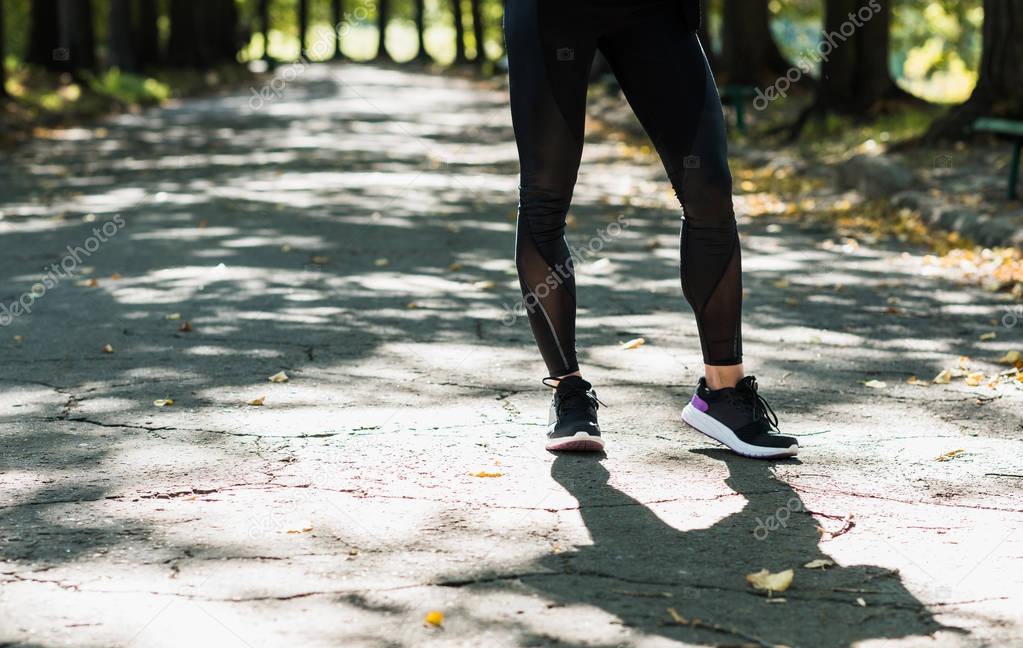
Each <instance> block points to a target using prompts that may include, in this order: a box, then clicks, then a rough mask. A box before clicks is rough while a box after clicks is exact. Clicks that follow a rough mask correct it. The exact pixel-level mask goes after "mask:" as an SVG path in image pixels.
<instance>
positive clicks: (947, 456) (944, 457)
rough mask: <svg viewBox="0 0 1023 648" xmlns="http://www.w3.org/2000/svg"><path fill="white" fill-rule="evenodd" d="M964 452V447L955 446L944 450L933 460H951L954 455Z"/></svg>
mask: <svg viewBox="0 0 1023 648" xmlns="http://www.w3.org/2000/svg"><path fill="white" fill-rule="evenodd" d="M964 452H966V450H965V449H963V448H957V449H955V450H950V451H948V452H946V453H945V454H943V455H940V456H938V457H935V458H934V460H935V461H951V460H953V459H955V458H956V457H958V456H959V455H961V454H963V453H964Z"/></svg>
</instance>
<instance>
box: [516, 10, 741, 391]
mask: <svg viewBox="0 0 1023 648" xmlns="http://www.w3.org/2000/svg"><path fill="white" fill-rule="evenodd" d="M690 1H691V2H695V1H696V0H681V2H680V1H678V0H631V1H630V0H508V2H507V9H506V12H505V38H506V40H507V47H508V65H509V76H510V85H511V108H512V119H513V121H514V125H515V139H516V142H517V143H518V149H519V161H520V165H521V178H520V183H519V217H518V225H517V228H516V229H517V232H516V239H515V261H516V265H517V268H518V273H519V282H520V284H521V286H522V294H523V298H524V300H525V306H526V310H527V312H528V315H529V323H530V326H531V327H532V329H533V335H534V336H535V338H536V342H537V345H538V346H539V347H540V352H541V354H542V355H543V359H544V362H545V363H546V364H547V369H548V370H549V371H550V372H551V375H553V376H561V375H564V374H567V373H571V372H573V371H576V370H577V369H578V368H579V364H578V361H577V359H576V350H575V310H576V291H575V279H574V275H573V271H572V258H571V253H570V251H569V247H568V244H567V243H566V241H565V218H566V215H567V213H568V207H569V203H570V202H571V200H572V191H573V188H574V186H575V181H576V175H577V173H578V170H579V161H580V158H581V157H582V150H583V127H584V122H585V111H586V88H587V80H588V76H589V72H590V66H591V64H592V61H593V57H594V53H595V52H596V50H597V49H599V50H600V51H601V52H602V53H603V54H604V56H605V57H606V58H607V60H608V62H609V63H610V64H611V69H612V70H613V71H614V74H615V76H616V77H617V78H618V82H619V84H620V85H621V87H622V90H623V91H624V92H625V96H626V97H627V98H628V100H629V103H630V104H631V105H632V108H633V110H634V111H635V113H636V115H637V117H639V120H640V122H641V123H642V124H643V127H644V129H645V130H646V132H647V134H648V135H649V136H650V139H651V140H652V141H653V143H654V146H655V147H656V149H657V152H658V153H659V154H660V157H661V161H662V162H663V164H664V167H665V169H666V170H667V172H668V177H669V178H670V180H671V183H672V186H673V187H674V189H675V194H676V196H678V199H679V202H680V203H681V205H682V217H683V219H682V234H681V239H680V252H681V275H682V291H683V293H684V294H685V296H686V299H687V300H688V301H689V304H690V305H691V306H692V308H693V311H694V312H695V313H696V323H697V326H698V328H699V332H700V341H701V345H702V347H703V359H704V362H705V363H707V364H710V365H732V364H738V363H740V362H742V342H741V335H740V312H741V308H742V277H741V267H740V261H739V235H738V232H737V231H736V226H735V214H734V212H733V211H732V177H731V173H730V172H729V170H728V154H727V150H726V142H725V125H724V117H723V115H722V111H721V99H720V97H719V96H718V92H717V87H716V86H715V84H714V78H713V76H712V74H711V71H710V67H709V66H708V64H707V58H706V56H705V55H704V53H703V49H702V47H701V46H700V42H699V40H698V39H697V36H696V33H695V32H694V31H693V26H692V25H690V24H687V20H686V17H685V15H684V12H686V11H687V10H686V9H684V8H683V4H684V3H686V2H690ZM690 20H691V18H690Z"/></svg>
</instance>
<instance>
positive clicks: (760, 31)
mask: <svg viewBox="0 0 1023 648" xmlns="http://www.w3.org/2000/svg"><path fill="white" fill-rule="evenodd" d="M767 5H768V0H724V5H723V7H722V12H721V15H722V24H721V59H722V60H721V66H722V73H723V76H724V77H725V78H726V79H727V80H728V82H729V83H737V84H743V85H760V84H762V83H766V84H770V83H773V82H774V80H775V79H777V78H778V77H779V76H781V75H784V74H785V73H786V72H787V71H788V70H789V68H791V67H792V66H791V64H790V63H789V62H788V61H786V60H785V57H784V56H782V54H781V51H779V50H778V45H777V44H776V43H775V42H774V37H773V36H772V35H771V25H770V20H771V11H770V10H769V9H768V7H767ZM703 22H704V24H706V23H707V18H706V15H704V21H703Z"/></svg>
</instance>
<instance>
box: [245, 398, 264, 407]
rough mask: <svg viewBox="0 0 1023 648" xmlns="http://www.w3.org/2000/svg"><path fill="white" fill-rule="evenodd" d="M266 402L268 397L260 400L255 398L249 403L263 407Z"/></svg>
mask: <svg viewBox="0 0 1023 648" xmlns="http://www.w3.org/2000/svg"><path fill="white" fill-rule="evenodd" d="M264 401H266V396H260V397H259V398H253V399H252V400H250V401H249V402H248V404H249V405H255V406H257V407H259V406H261V405H262V404H263V402H264Z"/></svg>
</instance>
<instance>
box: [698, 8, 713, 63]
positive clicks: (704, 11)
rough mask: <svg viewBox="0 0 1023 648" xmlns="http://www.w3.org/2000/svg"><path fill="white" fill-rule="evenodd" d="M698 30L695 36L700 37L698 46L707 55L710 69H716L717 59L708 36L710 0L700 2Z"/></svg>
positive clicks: (711, 40) (710, 38)
mask: <svg viewBox="0 0 1023 648" xmlns="http://www.w3.org/2000/svg"><path fill="white" fill-rule="evenodd" d="M700 16H702V18H703V19H702V20H701V21H700V29H699V30H698V31H697V34H698V35H699V37H700V44H702V45H703V51H704V53H705V54H706V55H707V60H708V61H709V62H710V66H711V68H717V63H718V62H717V61H716V60H715V59H716V58H717V57H716V56H715V54H714V41H713V39H712V37H711V35H710V0H700Z"/></svg>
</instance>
